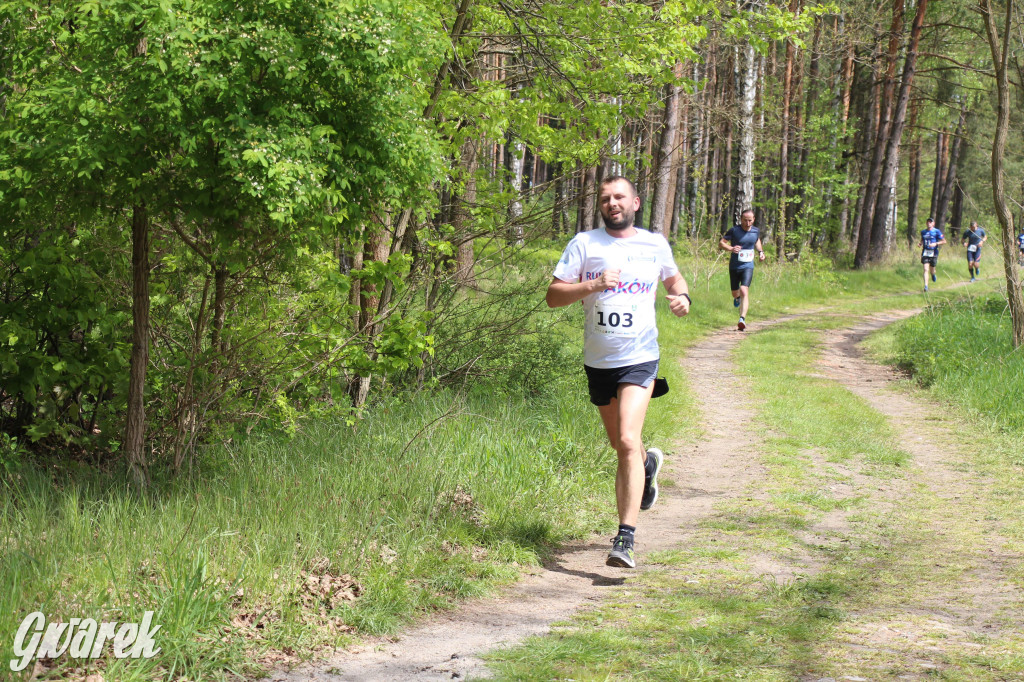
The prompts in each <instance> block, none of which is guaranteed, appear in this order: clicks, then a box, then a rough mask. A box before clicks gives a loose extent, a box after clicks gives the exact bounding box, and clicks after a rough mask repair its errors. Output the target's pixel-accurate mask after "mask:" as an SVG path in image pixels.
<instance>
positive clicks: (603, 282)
mask: <svg viewBox="0 0 1024 682" xmlns="http://www.w3.org/2000/svg"><path fill="white" fill-rule="evenodd" d="M621 272H622V270H620V269H619V268H608V269H607V270H605V271H604V272H602V273H601V276H600V277H598V278H597V279H596V280H594V281H595V282H597V284H596V285H595V286H596V287H597V291H605V290H606V289H614V288H615V287H617V286H618V285H619V274H620V273H621Z"/></svg>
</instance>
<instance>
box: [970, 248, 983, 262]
mask: <svg viewBox="0 0 1024 682" xmlns="http://www.w3.org/2000/svg"><path fill="white" fill-rule="evenodd" d="M967 260H968V261H979V260H981V249H978V250H977V251H975V252H974V253H971V252H970V251H968V252H967Z"/></svg>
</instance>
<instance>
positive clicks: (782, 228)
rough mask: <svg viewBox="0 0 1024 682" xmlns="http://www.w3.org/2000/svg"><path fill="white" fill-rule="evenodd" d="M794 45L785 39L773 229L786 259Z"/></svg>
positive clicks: (778, 252) (796, 6)
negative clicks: (776, 199)
mask: <svg viewBox="0 0 1024 682" xmlns="http://www.w3.org/2000/svg"><path fill="white" fill-rule="evenodd" d="M800 3H801V0H790V3H789V11H790V12H792V13H793V14H796V13H797V12H799V11H800ZM795 57H796V45H795V44H794V43H793V41H792V40H791V39H786V62H785V66H784V67H783V72H782V130H781V132H780V135H779V140H780V141H779V207H778V213H777V218H776V220H777V221H778V224H777V225H776V227H775V257H776V258H778V259H779V260H780V261H784V260H785V259H786V228H787V227H788V224H789V223H788V221H787V219H786V218H787V207H786V204H787V200H788V198H789V115H790V108H791V105H792V101H793V60H794V58H795Z"/></svg>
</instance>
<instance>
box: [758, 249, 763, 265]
mask: <svg viewBox="0 0 1024 682" xmlns="http://www.w3.org/2000/svg"><path fill="white" fill-rule="evenodd" d="M758 256H760V258H761V262H762V263H763V262H764V251H762V252H760V253H759V254H758Z"/></svg>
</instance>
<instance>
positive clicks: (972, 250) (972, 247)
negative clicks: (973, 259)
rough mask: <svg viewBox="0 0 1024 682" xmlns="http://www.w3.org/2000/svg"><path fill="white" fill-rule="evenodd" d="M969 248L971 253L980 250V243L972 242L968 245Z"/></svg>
mask: <svg viewBox="0 0 1024 682" xmlns="http://www.w3.org/2000/svg"><path fill="white" fill-rule="evenodd" d="M967 250H968V251H969V252H970V253H974V252H975V251H977V250H978V245H977V244H971V245H970V246H968V247H967Z"/></svg>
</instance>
